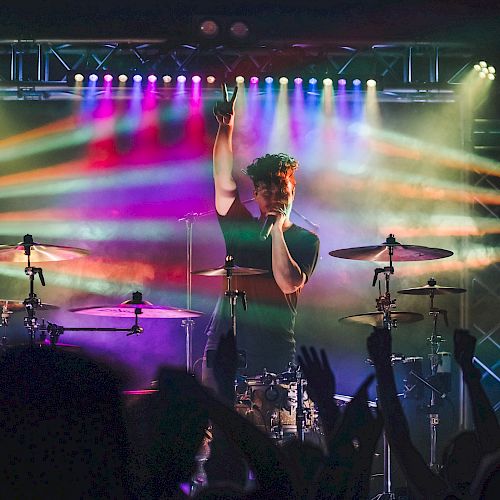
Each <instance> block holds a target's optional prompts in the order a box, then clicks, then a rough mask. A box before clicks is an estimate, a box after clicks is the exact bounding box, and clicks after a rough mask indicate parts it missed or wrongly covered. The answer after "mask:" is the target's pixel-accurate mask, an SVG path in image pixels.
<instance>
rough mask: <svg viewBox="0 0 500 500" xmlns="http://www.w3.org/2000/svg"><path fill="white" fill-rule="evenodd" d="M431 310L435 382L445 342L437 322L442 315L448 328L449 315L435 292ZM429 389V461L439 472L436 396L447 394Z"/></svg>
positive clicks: (431, 342)
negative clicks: (440, 306)
mask: <svg viewBox="0 0 500 500" xmlns="http://www.w3.org/2000/svg"><path fill="white" fill-rule="evenodd" d="M427 283H428V284H429V285H430V286H436V280H435V279H434V278H431V279H430V280H429V281H428V282H427ZM429 298H430V308H429V315H431V316H432V317H433V327H432V333H431V336H430V337H429V338H428V339H427V342H429V346H430V348H431V353H430V355H429V360H430V364H431V380H433V377H435V376H436V374H437V371H438V367H439V348H440V346H441V343H442V342H443V338H442V337H441V336H440V335H438V333H437V322H438V318H439V316H440V314H442V315H443V319H444V322H445V324H446V326H448V314H447V311H446V310H445V309H438V308H436V307H434V291H431V293H430V295H429ZM425 385H427V387H430V389H431V400H430V403H429V431H430V436H431V441H430V460H429V467H430V468H431V469H432V470H433V471H435V472H437V471H438V469H439V465H438V463H437V457H436V450H437V427H438V425H439V413H438V411H437V406H438V404H437V399H436V396H439V397H440V398H442V397H443V396H444V397H445V396H446V394H444V393H442V392H441V391H439V390H438V389H437V388H435V387H434V386H433V385H432V384H430V383H427V384H425Z"/></svg>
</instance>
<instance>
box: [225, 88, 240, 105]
mask: <svg viewBox="0 0 500 500" xmlns="http://www.w3.org/2000/svg"><path fill="white" fill-rule="evenodd" d="M237 94H238V85H235V86H234V90H233V95H232V96H231V104H232V103H234V101H236V96H237ZM226 101H227V90H226Z"/></svg>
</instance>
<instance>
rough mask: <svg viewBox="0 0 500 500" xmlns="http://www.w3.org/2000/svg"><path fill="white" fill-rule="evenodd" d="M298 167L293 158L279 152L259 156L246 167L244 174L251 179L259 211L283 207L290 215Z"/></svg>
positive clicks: (266, 211)
mask: <svg viewBox="0 0 500 500" xmlns="http://www.w3.org/2000/svg"><path fill="white" fill-rule="evenodd" d="M298 167H299V163H298V161H297V160H296V159H295V158H292V157H291V156H288V155H286V154H283V153H279V154H267V155H265V156H261V157H260V158H257V159H255V160H254V161H253V163H252V164H251V165H249V166H248V167H247V168H246V174H247V175H248V176H249V177H250V178H251V179H252V181H253V185H254V195H255V201H256V202H257V203H258V205H259V208H260V211H261V213H263V214H266V213H268V212H269V211H270V210H272V209H273V208H276V207H284V208H285V210H286V211H287V215H288V216H289V215H290V211H291V209H292V202H293V199H294V197H295V184H296V180H295V170H297V168H298Z"/></svg>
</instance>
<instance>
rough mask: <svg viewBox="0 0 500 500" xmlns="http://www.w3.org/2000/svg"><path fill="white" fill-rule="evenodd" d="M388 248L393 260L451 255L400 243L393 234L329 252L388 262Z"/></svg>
mask: <svg viewBox="0 0 500 500" xmlns="http://www.w3.org/2000/svg"><path fill="white" fill-rule="evenodd" d="M390 250H392V260H393V261H394V262H396V261H399V262H408V261H417V260H433V259H443V258H445V257H449V256H450V255H453V252H452V251H450V250H444V249H442V248H430V247H424V246H419V245H402V244H401V243H398V242H397V241H396V240H395V238H394V237H393V235H390V236H389V237H388V238H387V239H386V241H385V242H384V243H381V244H380V245H372V246H367V247H353V248H343V249H340V250H332V251H331V252H329V254H330V255H331V256H332V257H339V258H341V259H353V260H370V261H375V262H389V261H390V255H389V253H390Z"/></svg>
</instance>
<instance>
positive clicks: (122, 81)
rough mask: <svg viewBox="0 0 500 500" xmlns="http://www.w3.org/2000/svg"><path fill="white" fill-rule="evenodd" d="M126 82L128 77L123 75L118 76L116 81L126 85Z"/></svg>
mask: <svg viewBox="0 0 500 500" xmlns="http://www.w3.org/2000/svg"><path fill="white" fill-rule="evenodd" d="M127 80H128V76H127V75H124V74H122V75H118V81H119V82H120V83H126V81H127Z"/></svg>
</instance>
